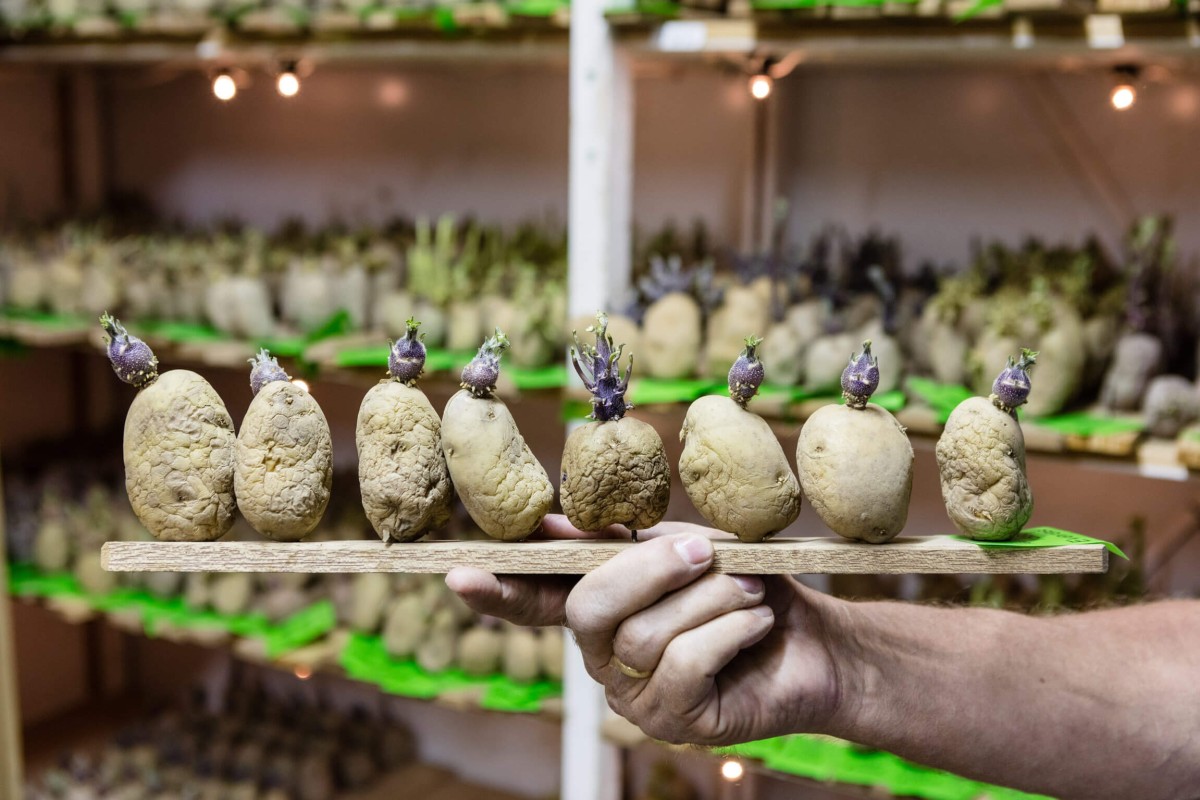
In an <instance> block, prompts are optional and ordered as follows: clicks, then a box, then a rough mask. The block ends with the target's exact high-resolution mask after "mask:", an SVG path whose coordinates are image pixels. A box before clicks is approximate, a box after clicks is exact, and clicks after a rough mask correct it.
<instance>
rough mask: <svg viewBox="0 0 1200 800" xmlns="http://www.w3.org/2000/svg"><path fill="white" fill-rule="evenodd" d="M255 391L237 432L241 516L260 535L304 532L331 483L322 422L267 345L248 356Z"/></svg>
mask: <svg viewBox="0 0 1200 800" xmlns="http://www.w3.org/2000/svg"><path fill="white" fill-rule="evenodd" d="M250 363H251V364H252V365H253V367H252V369H251V371H250V389H251V390H252V391H253V392H254V399H253V400H251V401H250V407H249V408H248V409H247V410H246V416H245V418H244V419H243V420H242V429H241V431H240V432H239V433H238V437H237V461H236V462H235V466H234V491H235V493H236V494H237V498H238V506H239V508H241V510H242V516H244V517H245V518H246V521H247V522H249V523H250V524H251V525H252V526H254V529H255V530H256V531H258V532H259V533H261V534H262V535H264V536H267V537H269V538H271V539H276V540H279V541H284V542H294V541H298V540H300V539H302V538H304V537H305V536H307V535H308V534H309V533H310V532H311V531H312V530H313V528H315V527H317V523H319V522H320V521H321V517H322V515H324V513H325V506H326V505H328V504H329V493H330V490H331V488H332V484H333V442H332V440H331V438H330V435H329V423H328V422H326V421H325V415H324V414H323V413H322V412H321V407H320V406H319V405H317V401H316V400H314V399H313V396H312V395H311V394H309V393H308V391H307V390H306V389H304V388H302V387H300V386H297V385H296V384H294V383H292V380H291V378H289V377H288V374H287V373H286V372H284V371H283V368H282V367H280V366H279V362H278V361H276V360H275V359H274V358H272V357H271V355H270V354H269V353H268V352H267V351H266V350H260V351H259V352H258V355H256V356H255V357H254V358H252V359H250Z"/></svg>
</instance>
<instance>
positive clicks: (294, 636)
mask: <svg viewBox="0 0 1200 800" xmlns="http://www.w3.org/2000/svg"><path fill="white" fill-rule="evenodd" d="M336 622H337V615H336V614H335V613H334V608H333V603H332V602H331V601H329V600H319V601H317V602H316V603H313V604H312V605H311V606H309V607H308V608H306V609H304V610H302V611H297V612H296V613H295V614H293V615H292V616H290V617H288V618H287V619H285V620H283V621H282V622H279V623H277V624H274V625H271V624H268V625H267V626H266V627H265V628H264V629H263V630H262V632H261V633H260V634H259V636H258V638H260V639H262V640H263V641H265V642H266V645H267V655H268V656H270V657H271V658H275V657H277V656H279V655H282V654H283V653H286V652H289V651H291V650H296V649H298V648H301V647H303V646H304V645H306V644H310V643H311V642H314V641H316V640H317V639H320V638H321V637H322V636H324V635H325V634H327V633H329V632H330V631H331V630H333V627H334V625H335V624H336Z"/></svg>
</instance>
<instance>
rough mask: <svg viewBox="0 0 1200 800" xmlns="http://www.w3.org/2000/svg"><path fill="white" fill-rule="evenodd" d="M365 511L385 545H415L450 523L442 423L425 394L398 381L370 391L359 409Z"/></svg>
mask: <svg viewBox="0 0 1200 800" xmlns="http://www.w3.org/2000/svg"><path fill="white" fill-rule="evenodd" d="M355 440H356V442H357V444H358V482H359V487H360V489H361V492H362V504H363V510H364V511H365V512H366V514H367V519H368V520H370V521H371V526H372V527H373V528H374V529H375V532H376V533H378V534H379V538H381V539H383V541H385V542H411V541H414V540H416V539H419V538H421V537H422V536H424V535H425V534H426V533H429V532H431V531H435V530H438V529H440V528H442V527H444V526H445V525H446V523H447V522H448V521H449V520H450V510H451V504H452V503H453V501H454V487H453V485H452V484H451V482H450V471H449V469H448V468H447V466H446V457H445V455H444V454H443V452H442V422H441V420H440V419H438V415H437V412H436V411H434V409H433V406H432V405H431V404H430V403H429V399H428V398H427V397H426V396H425V393H424V392H422V391H421V390H420V389H418V388H416V387H413V386H406V385H404V384H403V383H401V382H400V381H397V380H392V379H388V380H383V381H380V382H379V383H378V384H377V385H375V386H373V387H371V389H370V391H368V392H367V395H366V397H364V398H363V401H362V406H361V407H360V408H359V410H358V429H357V433H356V436H355Z"/></svg>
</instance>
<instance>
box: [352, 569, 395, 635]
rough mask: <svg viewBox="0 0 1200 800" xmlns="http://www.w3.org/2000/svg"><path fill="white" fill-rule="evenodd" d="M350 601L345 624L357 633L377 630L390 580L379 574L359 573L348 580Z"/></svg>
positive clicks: (386, 598) (389, 594)
mask: <svg viewBox="0 0 1200 800" xmlns="http://www.w3.org/2000/svg"><path fill="white" fill-rule="evenodd" d="M350 585H351V590H350V593H351V598H352V599H351V601H350V608H349V614H350V616H349V618H348V619H347V620H345V623H346V624H347V625H348V626H349V628H350V630H352V631H357V632H358V633H374V632H375V631H377V630H379V620H380V617H381V615H382V614H383V613H384V607H385V606H386V605H387V602H388V597H390V596H391V592H392V581H391V579H390V578H389V577H388V576H387V575H385V574H383V573H381V572H360V573H358V574H357V575H355V576H354V577H353V578H351V580H350Z"/></svg>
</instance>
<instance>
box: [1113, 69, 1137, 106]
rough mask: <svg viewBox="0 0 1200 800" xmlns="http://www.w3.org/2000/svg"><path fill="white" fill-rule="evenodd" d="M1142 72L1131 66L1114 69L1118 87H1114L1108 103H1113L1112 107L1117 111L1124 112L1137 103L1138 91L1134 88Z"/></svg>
mask: <svg viewBox="0 0 1200 800" xmlns="http://www.w3.org/2000/svg"><path fill="white" fill-rule="evenodd" d="M1139 72H1140V70H1138V68H1137V67H1136V66H1133V65H1131V64H1126V65H1122V66H1119V67H1116V68H1114V69H1113V73H1114V75H1115V76H1116V79H1117V85H1116V86H1114V87H1113V90H1112V93H1111V94H1109V96H1108V101H1109V102H1110V103H1112V107H1113V108H1115V109H1116V110H1117V111H1124V110H1125V109H1127V108H1131V107H1132V106H1133V104H1134V103H1136V102H1137V89H1136V88H1134V82H1135V81H1136V80H1137V77H1138V73H1139Z"/></svg>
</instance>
